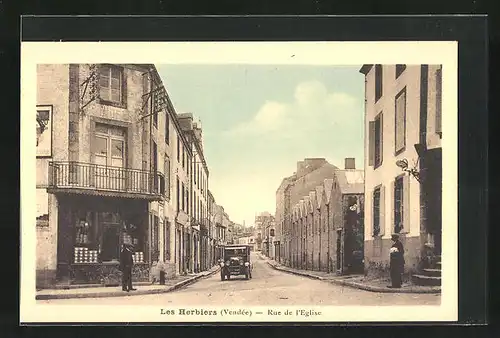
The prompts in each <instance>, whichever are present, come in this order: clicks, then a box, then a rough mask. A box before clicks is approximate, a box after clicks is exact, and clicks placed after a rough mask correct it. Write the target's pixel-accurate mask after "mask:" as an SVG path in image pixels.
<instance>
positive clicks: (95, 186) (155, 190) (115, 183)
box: [47, 162, 166, 201]
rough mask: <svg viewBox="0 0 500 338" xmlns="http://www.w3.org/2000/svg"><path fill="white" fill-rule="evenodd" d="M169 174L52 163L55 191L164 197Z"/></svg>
mask: <svg viewBox="0 0 500 338" xmlns="http://www.w3.org/2000/svg"><path fill="white" fill-rule="evenodd" d="M165 183H166V182H165V177H164V176H163V174H161V173H159V172H156V173H155V172H152V171H147V170H139V169H129V168H121V167H110V166H102V165H96V164H91V163H80V162H50V163H49V186H48V188H47V191H48V192H51V193H70V194H86V195H96V196H109V197H122V198H140V199H147V200H151V201H155V200H162V199H163V197H164V195H165V191H166V187H165Z"/></svg>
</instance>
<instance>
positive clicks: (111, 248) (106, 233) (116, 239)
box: [101, 223, 121, 262]
mask: <svg viewBox="0 0 500 338" xmlns="http://www.w3.org/2000/svg"><path fill="white" fill-rule="evenodd" d="M120 246H121V245H120V225H119V224H117V223H103V228H102V249H101V259H102V261H103V262H110V261H118V260H119V258H120Z"/></svg>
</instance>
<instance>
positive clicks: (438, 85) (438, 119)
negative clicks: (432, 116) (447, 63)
mask: <svg viewBox="0 0 500 338" xmlns="http://www.w3.org/2000/svg"><path fill="white" fill-rule="evenodd" d="M441 95H442V69H441V67H440V68H438V69H437V70H436V133H438V134H441V133H442V130H441V109H442V101H441Z"/></svg>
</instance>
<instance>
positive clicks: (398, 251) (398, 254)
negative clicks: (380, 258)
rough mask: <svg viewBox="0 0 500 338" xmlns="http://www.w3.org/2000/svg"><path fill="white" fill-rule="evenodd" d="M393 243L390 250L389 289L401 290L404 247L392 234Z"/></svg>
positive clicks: (396, 236)
mask: <svg viewBox="0 0 500 338" xmlns="http://www.w3.org/2000/svg"><path fill="white" fill-rule="evenodd" d="M391 239H392V241H393V242H394V243H393V244H392V246H391V250H390V270H391V285H389V286H388V287H389V288H396V289H399V288H401V285H402V283H403V272H404V265H405V259H404V247H403V243H401V241H400V240H399V235H398V234H393V235H392V236H391Z"/></svg>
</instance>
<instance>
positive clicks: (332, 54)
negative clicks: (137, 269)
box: [20, 41, 458, 323]
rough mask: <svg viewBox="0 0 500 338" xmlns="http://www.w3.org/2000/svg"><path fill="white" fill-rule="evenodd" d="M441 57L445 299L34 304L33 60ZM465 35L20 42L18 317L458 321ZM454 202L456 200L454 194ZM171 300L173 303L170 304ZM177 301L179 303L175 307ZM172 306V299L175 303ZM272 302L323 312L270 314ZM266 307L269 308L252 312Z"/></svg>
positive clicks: (336, 61)
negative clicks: (182, 305) (460, 39)
mask: <svg viewBox="0 0 500 338" xmlns="http://www.w3.org/2000/svg"><path fill="white" fill-rule="evenodd" d="M101 62H109V63H155V64H281V65H285V64H286V65H305V64H311V65H313V64H314V65H332V66H342V65H362V64H378V63H382V64H442V65H443V89H442V90H443V112H444V113H443V123H442V125H443V138H442V148H443V172H445V173H446V175H443V201H446V203H444V204H443V218H442V220H443V221H442V222H443V235H442V237H443V244H442V250H443V251H442V266H443V270H442V273H443V275H442V294H441V305H440V306H384V307H373V306H320V307H294V306H286V307H283V306H280V307H274V306H272V305H270V306H269V307H248V308H244V310H247V311H251V312H252V313H253V315H251V316H250V315H226V316H225V315H223V314H221V313H220V311H221V310H223V309H232V310H238V309H239V308H238V307H236V308H235V307H224V308H222V307H220V308H214V307H208V306H201V307H186V308H189V309H196V308H198V309H201V308H203V309H205V310H217V312H218V314H217V315H189V316H180V315H174V316H169V315H162V314H161V307H159V306H99V305H96V306H88V305H86V306H66V305H45V304H37V302H36V300H35V293H36V292H35V280H36V278H35V271H36V224H35V223H36V222H35V219H36V203H35V195H36V192H35V188H36V179H35V170H33V168H34V167H35V161H36V147H35V143H36V142H35V132H34V130H33V125H34V124H33V122H32V121H33V120H34V118H35V116H34V115H35V112H36V109H35V108H36V65H37V64H42V63H45V64H48V63H101ZM457 112H458V43H457V42H454V41H449V42H23V43H22V44H21V135H20V140H21V177H22V178H21V201H20V202H21V244H22V245H21V258H20V260H21V261H20V267H21V284H20V289H21V290H20V295H21V297H20V298H21V299H20V301H21V302H20V322H22V323H23V322H24V323H26V322H226V321H227V322H232V321H248V322H254V321H255V322H266V321H269V322H274V321H276V322H287V321H291V322H297V321H321V322H330V321H331V322H346V321H349V322H366V321H370V322H372V321H390V322H400V321H456V320H457V319H458V186H457V182H458V158H457V148H458V138H457V135H458V113H457ZM450 201H451V202H450ZM165 308H167V307H166V306H165ZM171 308H172V307H171ZM173 308H175V307H173ZM269 309H277V310H278V309H279V310H281V311H282V312H283V313H285V311H286V310H290V311H292V312H294V311H296V310H297V309H303V310H306V311H307V310H309V311H315V312H321V315H316V316H309V317H301V316H295V315H280V316H269V315H267V311H268V310H269ZM259 311H262V312H263V313H264V315H255V313H256V312H259Z"/></svg>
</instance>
